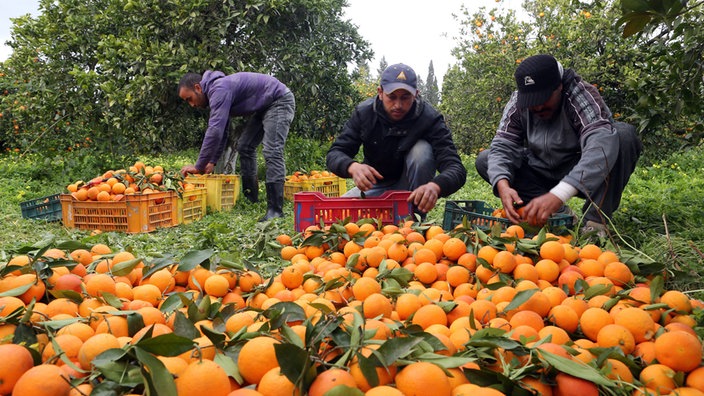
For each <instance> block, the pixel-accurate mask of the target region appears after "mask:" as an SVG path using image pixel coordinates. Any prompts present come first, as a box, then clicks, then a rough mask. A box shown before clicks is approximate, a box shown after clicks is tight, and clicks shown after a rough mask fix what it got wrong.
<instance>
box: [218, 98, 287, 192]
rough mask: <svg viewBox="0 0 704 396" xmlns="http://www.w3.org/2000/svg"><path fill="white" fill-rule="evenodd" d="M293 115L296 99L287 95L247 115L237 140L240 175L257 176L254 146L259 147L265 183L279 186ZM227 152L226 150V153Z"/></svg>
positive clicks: (283, 169)
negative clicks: (261, 109)
mask: <svg viewBox="0 0 704 396" xmlns="http://www.w3.org/2000/svg"><path fill="white" fill-rule="evenodd" d="M295 112H296V100H295V98H294V96H293V93H291V92H288V93H286V94H285V95H283V96H282V97H280V98H279V99H277V100H275V101H274V102H273V103H272V104H271V105H270V106H269V107H268V108H267V109H266V110H265V111H261V112H258V113H256V114H254V115H252V116H251V118H250V119H249V121H248V122H247V125H246V126H245V128H244V132H242V135H240V137H239V139H238V140H237V151H238V152H239V157H240V172H241V173H242V175H254V176H256V174H257V146H259V144H260V143H262V144H263V147H262V154H263V155H264V162H265V164H266V182H267V183H283V182H284V180H285V179H286V164H285V163H284V146H285V144H286V138H287V137H288V130H289V127H290V126H291V121H293V115H294V114H295ZM226 152H227V150H226Z"/></svg>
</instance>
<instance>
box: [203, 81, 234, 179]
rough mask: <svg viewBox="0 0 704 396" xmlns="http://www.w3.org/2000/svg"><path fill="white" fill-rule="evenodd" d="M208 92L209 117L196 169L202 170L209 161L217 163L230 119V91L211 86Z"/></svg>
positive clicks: (225, 139) (225, 140)
mask: <svg viewBox="0 0 704 396" xmlns="http://www.w3.org/2000/svg"><path fill="white" fill-rule="evenodd" d="M213 88H214V89H213V90H212V91H211V92H209V98H208V104H209V106H210V117H209V119H208V129H207V130H206V131H205V136H204V137H203V143H202V144H201V147H200V154H199V155H198V161H196V164H195V167H196V169H198V170H200V171H203V170H204V169H205V166H206V165H207V164H208V163H209V162H212V163H217V161H218V159H219V158H220V154H222V151H223V149H224V147H223V146H224V145H225V143H226V142H227V126H228V123H229V121H230V106H231V105H232V99H233V98H232V93H231V92H229V90H227V89H224V88H222V87H213Z"/></svg>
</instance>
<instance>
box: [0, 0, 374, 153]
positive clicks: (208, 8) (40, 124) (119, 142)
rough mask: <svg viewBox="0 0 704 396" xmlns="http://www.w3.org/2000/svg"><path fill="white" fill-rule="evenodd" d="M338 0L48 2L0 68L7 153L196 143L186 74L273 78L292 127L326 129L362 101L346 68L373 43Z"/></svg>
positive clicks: (19, 25)
mask: <svg viewBox="0 0 704 396" xmlns="http://www.w3.org/2000/svg"><path fill="white" fill-rule="evenodd" d="M344 5H345V2H344V1H343V0H287V1H273V2H272V1H265V0H255V1H245V0H232V1H228V2H224V3H223V2H221V1H215V0H203V1H200V0H169V1H153V0H147V1H135V0H130V1H126V2H125V1H112V0H91V1H76V0H60V1H52V0H42V1H40V4H39V10H40V12H41V14H40V15H39V16H38V17H36V18H32V17H31V16H25V17H21V18H17V19H15V20H14V26H13V31H12V40H11V41H10V45H11V47H12V48H13V53H12V55H11V57H10V58H9V59H8V60H7V61H5V62H3V63H2V64H1V65H0V93H2V96H0V113H2V117H1V118H0V144H1V145H2V149H3V150H12V149H18V150H19V151H22V152H24V151H28V150H30V151H44V150H52V149H53V150H56V151H65V150H71V149H74V148H76V146H77V145H78V146H81V147H82V146H91V147H95V148H97V149H99V150H101V151H109V152H112V153H118V154H119V153H126V152H135V151H137V152H150V151H151V152H154V151H160V150H172V149H175V148H181V147H188V146H194V145H198V144H199V142H200V139H201V136H202V131H203V130H204V128H205V117H204V114H202V115H203V116H202V117H194V116H193V113H192V112H191V111H188V110H186V109H187V108H188V107H187V105H186V104H185V103H184V102H183V101H182V100H180V99H179V98H178V96H177V95H176V84H177V82H178V80H179V78H180V77H181V75H183V74H184V73H185V72H187V71H197V72H202V71H204V70H206V69H220V70H223V71H224V72H226V73H231V72H235V71H255V72H262V73H272V74H274V75H276V76H277V77H278V78H279V79H280V80H281V81H283V82H284V83H285V84H287V85H288V86H289V87H290V88H291V90H292V91H293V92H294V94H295V95H296V99H297V115H296V118H295V121H294V125H293V126H292V130H293V131H294V133H296V132H298V133H302V134H303V133H305V134H310V135H318V134H328V135H331V134H333V133H334V132H335V131H337V130H339V127H340V126H341V124H342V123H343V122H344V121H345V120H346V119H347V117H348V116H349V109H351V107H352V106H353V105H354V104H356V103H357V102H358V101H359V99H360V98H359V97H358V95H357V93H356V91H355V90H354V89H353V88H352V86H351V83H350V82H351V80H350V77H349V76H348V74H347V67H346V66H347V63H348V62H357V61H361V60H364V59H367V58H369V52H368V49H367V46H368V44H367V43H366V42H364V41H363V40H362V39H361V37H360V36H359V34H358V33H357V31H356V28H355V27H354V26H353V25H352V24H351V23H349V22H347V21H344V20H343V19H342V11H343V6H344Z"/></svg>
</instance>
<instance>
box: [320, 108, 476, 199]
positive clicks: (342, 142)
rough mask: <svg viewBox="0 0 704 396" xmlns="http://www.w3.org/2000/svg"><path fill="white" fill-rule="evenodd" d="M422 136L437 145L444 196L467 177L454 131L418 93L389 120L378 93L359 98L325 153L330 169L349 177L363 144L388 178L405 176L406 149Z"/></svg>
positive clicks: (367, 155) (366, 154)
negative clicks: (400, 116) (405, 108)
mask: <svg viewBox="0 0 704 396" xmlns="http://www.w3.org/2000/svg"><path fill="white" fill-rule="evenodd" d="M420 139H424V140H426V141H427V142H428V143H430V145H431V146H432V148H433V155H434V157H435V166H436V168H437V170H438V171H439V172H440V173H439V174H438V175H436V176H435V178H434V179H433V180H432V181H433V182H434V183H436V184H437V185H439V186H440V191H441V196H443V197H446V196H448V195H450V194H452V193H454V192H455V191H457V190H459V189H460V188H461V187H462V186H463V185H464V183H465V180H466V178H467V170H466V169H465V168H464V165H462V161H461V160H460V157H459V155H458V154H457V148H456V147H455V144H454V142H453V141H452V134H451V133H450V130H449V129H448V128H447V125H445V120H444V118H443V116H442V114H440V113H439V112H438V111H437V110H435V109H434V108H433V107H432V106H431V105H430V104H428V103H427V102H425V101H423V100H422V99H421V98H420V97H418V98H417V99H416V101H415V103H414V104H413V107H412V108H411V110H410V111H409V113H408V114H407V115H406V117H404V119H403V120H401V121H398V122H393V121H391V120H390V119H389V118H388V117H387V115H386V111H385V110H384V107H383V105H382V103H381V101H380V100H379V99H378V97H374V98H372V99H368V100H366V101H364V102H362V103H360V104H359V105H358V106H357V107H356V108H355V110H354V113H353V114H352V117H351V118H350V119H349V120H348V121H347V123H346V124H345V127H344V129H343V130H342V133H340V135H339V136H338V137H337V139H336V140H335V142H334V143H333V144H332V146H331V147H330V150H329V151H328V154H327V167H328V169H329V170H330V171H331V172H333V173H335V174H336V175H338V176H340V177H345V178H349V177H350V175H349V173H347V168H349V166H350V164H351V163H352V162H354V161H355V160H354V157H355V156H356V155H357V153H358V152H359V148H360V146H363V152H364V160H363V162H364V163H365V164H367V165H370V166H372V167H374V168H375V169H376V170H377V171H378V172H379V173H381V174H382V175H383V176H384V179H385V180H396V179H398V178H399V177H401V174H402V173H403V168H404V158H405V156H406V153H407V152H408V151H409V150H410V149H411V147H413V145H414V144H415V143H416V142H417V141H418V140H420Z"/></svg>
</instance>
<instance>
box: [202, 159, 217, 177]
mask: <svg viewBox="0 0 704 396" xmlns="http://www.w3.org/2000/svg"><path fill="white" fill-rule="evenodd" d="M214 170H215V164H214V163H212V162H208V165H206V166H205V171H204V172H203V173H205V174H206V175H208V174H211V173H213V171H214Z"/></svg>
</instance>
